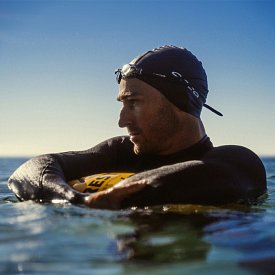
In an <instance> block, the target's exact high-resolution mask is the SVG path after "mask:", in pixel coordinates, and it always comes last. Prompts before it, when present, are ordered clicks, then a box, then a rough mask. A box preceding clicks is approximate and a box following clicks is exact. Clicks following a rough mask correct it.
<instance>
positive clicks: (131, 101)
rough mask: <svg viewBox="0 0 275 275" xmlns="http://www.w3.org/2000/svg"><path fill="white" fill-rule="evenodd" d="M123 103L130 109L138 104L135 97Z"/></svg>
mask: <svg viewBox="0 0 275 275" xmlns="http://www.w3.org/2000/svg"><path fill="white" fill-rule="evenodd" d="M125 105H127V106H128V108H130V109H134V108H136V107H137V105H138V100H136V99H128V100H127V102H125Z"/></svg>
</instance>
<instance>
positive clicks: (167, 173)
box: [9, 136, 266, 207]
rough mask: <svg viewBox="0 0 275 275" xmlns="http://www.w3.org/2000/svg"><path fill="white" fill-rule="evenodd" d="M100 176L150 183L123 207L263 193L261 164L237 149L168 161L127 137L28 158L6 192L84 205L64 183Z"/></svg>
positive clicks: (196, 150) (192, 151)
mask: <svg viewBox="0 0 275 275" xmlns="http://www.w3.org/2000/svg"><path fill="white" fill-rule="evenodd" d="M102 172H134V173H136V175H134V176H132V177H131V178H132V179H133V180H134V179H142V178H146V179H150V184H149V185H148V186H147V187H146V188H144V189H143V190H142V191H140V192H137V193H136V194H134V195H131V196H130V197H129V198H127V199H125V200H124V201H123V202H122V207H128V206H134V205H136V206H146V205H157V204H158V205H159V204H169V203H170V204H171V203H177V204H178V203H198V204H212V205H215V204H225V203H230V202H235V201H238V200H250V199H255V198H257V197H258V196H259V195H262V194H263V193H264V192H265V191H266V176H265V169H264V167H263V164H262V162H261V161H260V159H259V158H258V157H257V156H256V155H255V154H254V153H253V152H251V151H250V150H248V149H246V148H244V147H241V146H234V145H230V146H220V147H213V145H212V143H211V141H210V139H209V138H208V137H207V136H205V137H204V138H203V139H202V140H201V141H200V142H198V143H197V144H195V145H193V146H191V147H189V148H188V149H185V150H182V151H179V152H177V153H175V154H172V155H165V156H164V155H162V156H160V155H136V154H135V153H134V151H133V144H132V143H131V142H130V140H129V137H126V136H122V137H115V138H112V139H109V140H107V141H105V142H102V143H100V144H98V145H97V146H95V147H93V148H91V149H89V150H87V151H80V152H66V153H59V154H49V155H43V156H39V157H36V158H33V159H31V160H29V161H28V162H26V163H25V164H23V165H22V166H21V167H20V168H18V169H17V170H16V171H15V172H14V174H13V175H12V176H11V177H10V179H9V187H10V189H11V190H12V191H13V192H14V193H15V194H16V196H17V197H18V198H19V199H20V200H30V199H31V200H36V201H51V200H52V199H64V200H67V201H70V202H72V203H83V198H84V197H85V196H87V195H86V194H82V193H79V192H77V191H75V190H73V189H72V188H71V187H69V186H68V184H67V183H66V182H68V181H69V180H72V179H76V178H80V177H83V176H88V175H92V174H97V173H102Z"/></svg>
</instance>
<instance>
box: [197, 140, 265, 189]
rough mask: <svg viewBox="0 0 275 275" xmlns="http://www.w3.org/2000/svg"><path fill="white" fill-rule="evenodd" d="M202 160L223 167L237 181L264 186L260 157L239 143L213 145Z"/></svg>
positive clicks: (262, 166) (263, 171)
mask: <svg viewBox="0 0 275 275" xmlns="http://www.w3.org/2000/svg"><path fill="white" fill-rule="evenodd" d="M202 161H203V162H205V163H206V164H210V165H211V164H214V166H217V167H225V168H226V169H227V170H228V171H229V172H230V173H232V174H233V175H234V176H235V177H236V178H238V180H239V181H242V182H247V181H249V182H250V183H254V184H257V185H261V186H262V187H264V186H266V173H265V168H264V165H263V163H262V161H261V159H260V158H259V156H258V155H257V154H255V153H254V152H253V151H251V150H250V149H248V148H246V147H243V146H239V145H223V146H219V147H214V148H213V149H212V150H210V151H209V152H208V153H207V154H206V155H205V156H204V157H203V159H202Z"/></svg>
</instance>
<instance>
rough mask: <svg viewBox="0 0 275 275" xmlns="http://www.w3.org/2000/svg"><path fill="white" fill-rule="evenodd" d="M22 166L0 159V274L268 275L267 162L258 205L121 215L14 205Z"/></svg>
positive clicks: (272, 258)
mask: <svg viewBox="0 0 275 275" xmlns="http://www.w3.org/2000/svg"><path fill="white" fill-rule="evenodd" d="M26 160H27V158H0V190H1V192H0V274H51V275H52V274H106V275H112V274H157V275H161V274H169V275H170V274H211V275H212V274H235V275H237V274H275V158H272V157H268V158H264V157H262V160H263V163H264V165H265V168H266V171H267V182H268V194H267V197H266V198H264V199H263V202H262V203H261V204H258V205H252V206H249V207H241V206H230V207H224V208H218V207H216V208H215V207H200V206H183V207H179V208H176V207H174V208H173V207H170V208H169V207H158V208H146V209H132V210H123V211H108V210H94V209H89V208H86V207H83V206H75V205H71V204H38V203H34V202H31V201H28V202H19V201H17V199H16V198H15V196H14V195H13V193H12V192H10V191H9V189H8V188H7V181H8V178H9V176H10V175H11V173H12V172H13V171H14V170H15V169H16V168H17V167H18V166H19V165H20V164H21V163H23V162H25V161H26Z"/></svg>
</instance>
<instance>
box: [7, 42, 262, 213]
mask: <svg viewBox="0 0 275 275" xmlns="http://www.w3.org/2000/svg"><path fill="white" fill-rule="evenodd" d="M116 74H117V81H118V83H119V94H118V101H120V102H121V103H122V109H121V112H120V118H119V126H120V127H125V128H127V131H128V134H129V136H123V137H115V138H112V139H110V140H107V141H104V142H102V143H100V144H99V145H97V146H95V147H93V148H91V149H89V150H87V151H83V152H67V153H60V154H49V155H43V156H39V157H36V158H34V159H32V160H30V161H28V162H26V163H25V164H24V165H23V166H21V167H20V168H19V169H17V171H15V173H14V174H13V175H12V176H11V178H10V179H9V187H10V189H11V190H12V191H13V192H14V193H15V194H16V195H17V197H18V198H19V199H21V200H30V199H31V200H36V201H42V202H43V201H52V200H53V199H58V200H60V199H61V200H66V201H69V202H72V203H82V204H86V205H87V206H89V207H92V208H108V209H120V208H125V207H131V206H141V207H142V206H150V205H163V204H190V203H195V204H211V205H217V204H226V203H232V202H238V201H251V200H255V199H256V198H257V197H258V196H260V195H262V194H263V193H264V192H265V191H266V176H265V170H264V167H263V164H262V162H261V161H260V159H259V158H258V157H257V156H256V155H255V154H254V153H253V152H251V151H250V150H248V149H246V148H244V147H241V146H233V145H231V146H220V147H213V145H212V143H211V141H210V139H209V138H208V137H207V135H206V132H205V129H204V126H203V124H202V121H201V120H200V113H201V109H202V107H203V106H205V107H206V108H208V109H210V110H211V111H213V112H214V113H216V114H218V115H221V113H219V112H218V111H216V110H215V109H213V108H212V107H210V106H209V105H207V104H206V103H205V102H206V96H207V93H208V86H207V77H206V73H205V71H204V69H203V67H202V64H201V62H200V61H198V59H197V58H196V57H195V56H194V55H193V54H192V53H191V52H190V51H188V50H186V49H183V48H178V47H174V46H164V47H160V48H158V49H154V50H152V51H148V52H146V53H144V54H142V55H141V56H138V57H137V58H135V59H134V60H133V61H131V62H130V64H126V65H124V66H123V68H122V69H119V70H117V71H116ZM114 171H117V172H129V173H134V174H135V175H133V176H131V177H129V178H127V179H125V180H123V181H121V182H120V183H119V184H117V185H115V186H113V187H111V188H109V189H107V190H105V191H100V192H97V193H94V194H87V193H81V192H78V191H76V190H74V189H73V188H71V187H70V186H69V185H68V183H67V182H68V181H70V180H72V179H76V178H80V177H83V176H87V175H92V174H97V173H103V172H107V173H108V172H109V173H110V172H114Z"/></svg>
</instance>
